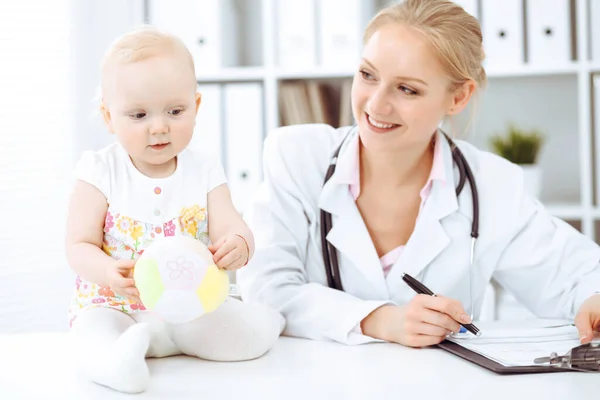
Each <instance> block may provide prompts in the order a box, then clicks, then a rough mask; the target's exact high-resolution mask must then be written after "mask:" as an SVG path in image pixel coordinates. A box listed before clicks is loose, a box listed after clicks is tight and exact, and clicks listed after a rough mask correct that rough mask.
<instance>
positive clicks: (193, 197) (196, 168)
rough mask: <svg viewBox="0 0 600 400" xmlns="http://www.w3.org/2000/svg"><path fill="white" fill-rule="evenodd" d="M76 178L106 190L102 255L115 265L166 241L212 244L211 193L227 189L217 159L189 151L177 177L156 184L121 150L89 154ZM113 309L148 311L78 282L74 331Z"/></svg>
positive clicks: (179, 161)
mask: <svg viewBox="0 0 600 400" xmlns="http://www.w3.org/2000/svg"><path fill="white" fill-rule="evenodd" d="M75 178H76V179H79V180H82V181H85V182H87V183H89V184H91V185H93V186H95V187H96V188H98V190H100V191H101V192H102V193H103V194H104V196H106V200H107V203H108V212H107V213H106V219H105V221H104V239H103V243H102V250H103V251H104V252H105V253H106V254H108V255H109V256H110V257H112V258H113V259H115V260H117V259H137V258H138V257H139V256H140V255H141V254H142V253H143V252H144V250H145V249H146V248H147V247H148V246H149V245H150V244H151V243H152V242H153V241H154V240H155V239H156V238H159V237H161V236H177V235H187V236H191V237H193V238H196V239H197V240H201V241H202V242H203V243H204V244H208V242H209V240H208V211H207V198H208V193H209V192H210V191H211V190H212V189H214V188H215V187H217V186H219V185H221V184H224V183H226V177H225V173H224V171H223V167H222V165H221V163H220V162H219V161H218V159H217V158H216V157H215V156H214V155H211V154H208V153H202V152H198V151H193V150H191V149H186V150H184V151H183V152H181V153H180V154H179V155H178V157H177V168H176V170H175V172H174V173H173V174H172V175H171V176H169V177H167V178H160V179H153V178H149V177H147V176H145V175H143V174H142V173H141V172H139V171H138V170H137V169H136V168H135V167H134V165H133V163H132V162H131V159H130V158H129V155H128V154H127V152H126V151H125V149H123V147H121V145H120V144H118V143H114V144H111V145H109V146H107V147H105V148H104V149H102V150H100V151H97V152H91V151H87V152H85V153H83V155H82V157H81V159H80V160H79V162H78V164H77V166H76V169H75ZM94 307H109V308H114V309H116V310H119V311H122V312H125V313H135V312H140V311H144V310H145V308H144V306H143V305H142V304H137V303H135V302H132V301H130V300H128V299H127V298H125V297H122V296H119V295H118V294H116V293H114V292H113V291H112V290H111V289H110V288H108V287H102V286H99V285H97V284H95V283H92V282H89V281H86V280H84V279H83V278H81V277H80V276H77V277H76V282H75V290H74V294H73V298H72V301H71V306H70V308H69V326H72V324H73V322H74V321H75V320H76V318H77V315H78V313H80V312H81V311H83V310H86V309H90V308H94Z"/></svg>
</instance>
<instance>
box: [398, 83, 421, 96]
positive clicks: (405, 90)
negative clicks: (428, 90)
mask: <svg viewBox="0 0 600 400" xmlns="http://www.w3.org/2000/svg"><path fill="white" fill-rule="evenodd" d="M398 89H400V91H401V92H402V93H404V94H407V95H409V96H415V95H417V94H419V93H418V92H417V91H415V90H412V89H411V88H409V87H408V86H404V85H400V86H398Z"/></svg>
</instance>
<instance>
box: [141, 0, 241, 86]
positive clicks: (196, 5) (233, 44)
mask: <svg viewBox="0 0 600 400" xmlns="http://www.w3.org/2000/svg"><path fill="white" fill-rule="evenodd" d="M148 14H149V22H150V23H151V24H152V25H154V26H156V27H158V28H159V29H163V30H165V31H166V32H168V33H172V34H174V35H176V36H178V37H179V38H180V39H181V40H182V41H183V42H184V43H185V45H186V46H187V47H188V49H189V50H190V52H191V53H192V57H193V58H194V64H195V69H196V75H197V76H201V75H202V74H203V73H206V72H215V71H218V70H219V69H221V68H224V67H233V66H237V65H239V64H240V63H239V46H238V42H239V40H238V37H239V32H238V26H239V23H238V17H239V16H238V13H237V12H236V8H235V4H234V0H170V1H164V0H149V1H148Z"/></svg>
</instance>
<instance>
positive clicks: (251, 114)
mask: <svg viewBox="0 0 600 400" xmlns="http://www.w3.org/2000/svg"><path fill="white" fill-rule="evenodd" d="M223 106H224V108H225V110H224V111H225V113H224V119H223V121H224V126H225V143H226V156H225V160H226V161H225V172H226V174H227V178H228V182H229V189H230V191H231V197H232V200H233V204H234V205H235V207H236V208H237V210H238V211H239V212H240V213H243V212H244V211H245V210H246V207H247V206H248V204H249V202H250V201H251V200H252V197H253V195H254V191H255V190H256V189H257V187H258V185H259V184H260V182H261V180H262V172H261V171H262V169H261V165H262V147H263V138H264V133H263V132H264V128H263V126H264V122H263V95H262V84H260V83H257V82H250V83H230V84H226V85H224V86H223Z"/></svg>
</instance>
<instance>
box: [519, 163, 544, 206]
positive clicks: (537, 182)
mask: <svg viewBox="0 0 600 400" xmlns="http://www.w3.org/2000/svg"><path fill="white" fill-rule="evenodd" d="M521 168H523V180H524V183H525V192H527V193H529V194H530V195H531V196H533V197H535V198H536V199H539V198H540V194H541V192H542V169H541V168H540V166H539V165H536V164H528V165H521Z"/></svg>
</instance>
